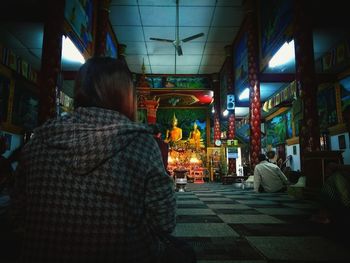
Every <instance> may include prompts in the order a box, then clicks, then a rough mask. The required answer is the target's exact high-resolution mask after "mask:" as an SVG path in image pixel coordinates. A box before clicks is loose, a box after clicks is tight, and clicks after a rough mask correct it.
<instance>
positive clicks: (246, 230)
mask: <svg viewBox="0 0 350 263" xmlns="http://www.w3.org/2000/svg"><path fill="white" fill-rule="evenodd" d="M229 225H230V226H231V227H232V228H233V229H234V230H235V231H236V232H237V233H238V234H240V235H241V236H315V235H319V234H321V233H322V231H321V230H320V228H319V227H318V226H315V225H314V226H310V225H306V224H229ZM325 234H326V233H325ZM322 236H325V235H322Z"/></svg>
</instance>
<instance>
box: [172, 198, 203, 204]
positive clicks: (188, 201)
mask: <svg viewBox="0 0 350 263" xmlns="http://www.w3.org/2000/svg"><path fill="white" fill-rule="evenodd" d="M176 203H177V204H179V205H184V204H187V205H189V204H191V205H200V204H204V203H203V202H202V201H200V200H195V199H190V200H176Z"/></svg>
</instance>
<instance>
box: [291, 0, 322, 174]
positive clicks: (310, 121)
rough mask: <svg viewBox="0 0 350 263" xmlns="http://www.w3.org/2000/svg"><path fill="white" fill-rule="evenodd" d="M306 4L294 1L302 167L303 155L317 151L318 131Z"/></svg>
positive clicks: (312, 52)
mask: <svg viewBox="0 0 350 263" xmlns="http://www.w3.org/2000/svg"><path fill="white" fill-rule="evenodd" d="M307 2H308V1H303V0H294V8H295V10H294V14H295V27H294V30H295V31H294V45H295V62H296V76H295V77H296V82H297V89H298V91H299V94H300V97H301V100H302V102H303V119H302V121H301V127H300V134H299V139H300V155H301V165H302V168H303V163H304V153H305V152H311V151H316V150H319V149H320V132H319V125H318V112H317V82H316V76H315V64H314V50H313V38H312V29H311V25H310V20H309V16H310V12H311V10H310V9H308V7H309V4H308V3H307ZM310 8H311V7H310Z"/></svg>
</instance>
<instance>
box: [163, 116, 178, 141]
mask: <svg viewBox="0 0 350 263" xmlns="http://www.w3.org/2000/svg"><path fill="white" fill-rule="evenodd" d="M177 123H178V122H177V119H176V116H175V113H174V116H173V119H172V123H171V124H172V128H171V129H170V130H167V131H166V136H165V138H166V139H165V141H166V142H172V143H174V142H177V141H179V140H181V139H182V129H181V128H179V127H177Z"/></svg>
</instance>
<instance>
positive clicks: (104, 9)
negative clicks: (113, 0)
mask: <svg viewBox="0 0 350 263" xmlns="http://www.w3.org/2000/svg"><path fill="white" fill-rule="evenodd" d="M109 4H110V0H100V1H98V5H97V23H96V44H95V56H104V55H105V54H106V37H107V31H108V21H109Z"/></svg>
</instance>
